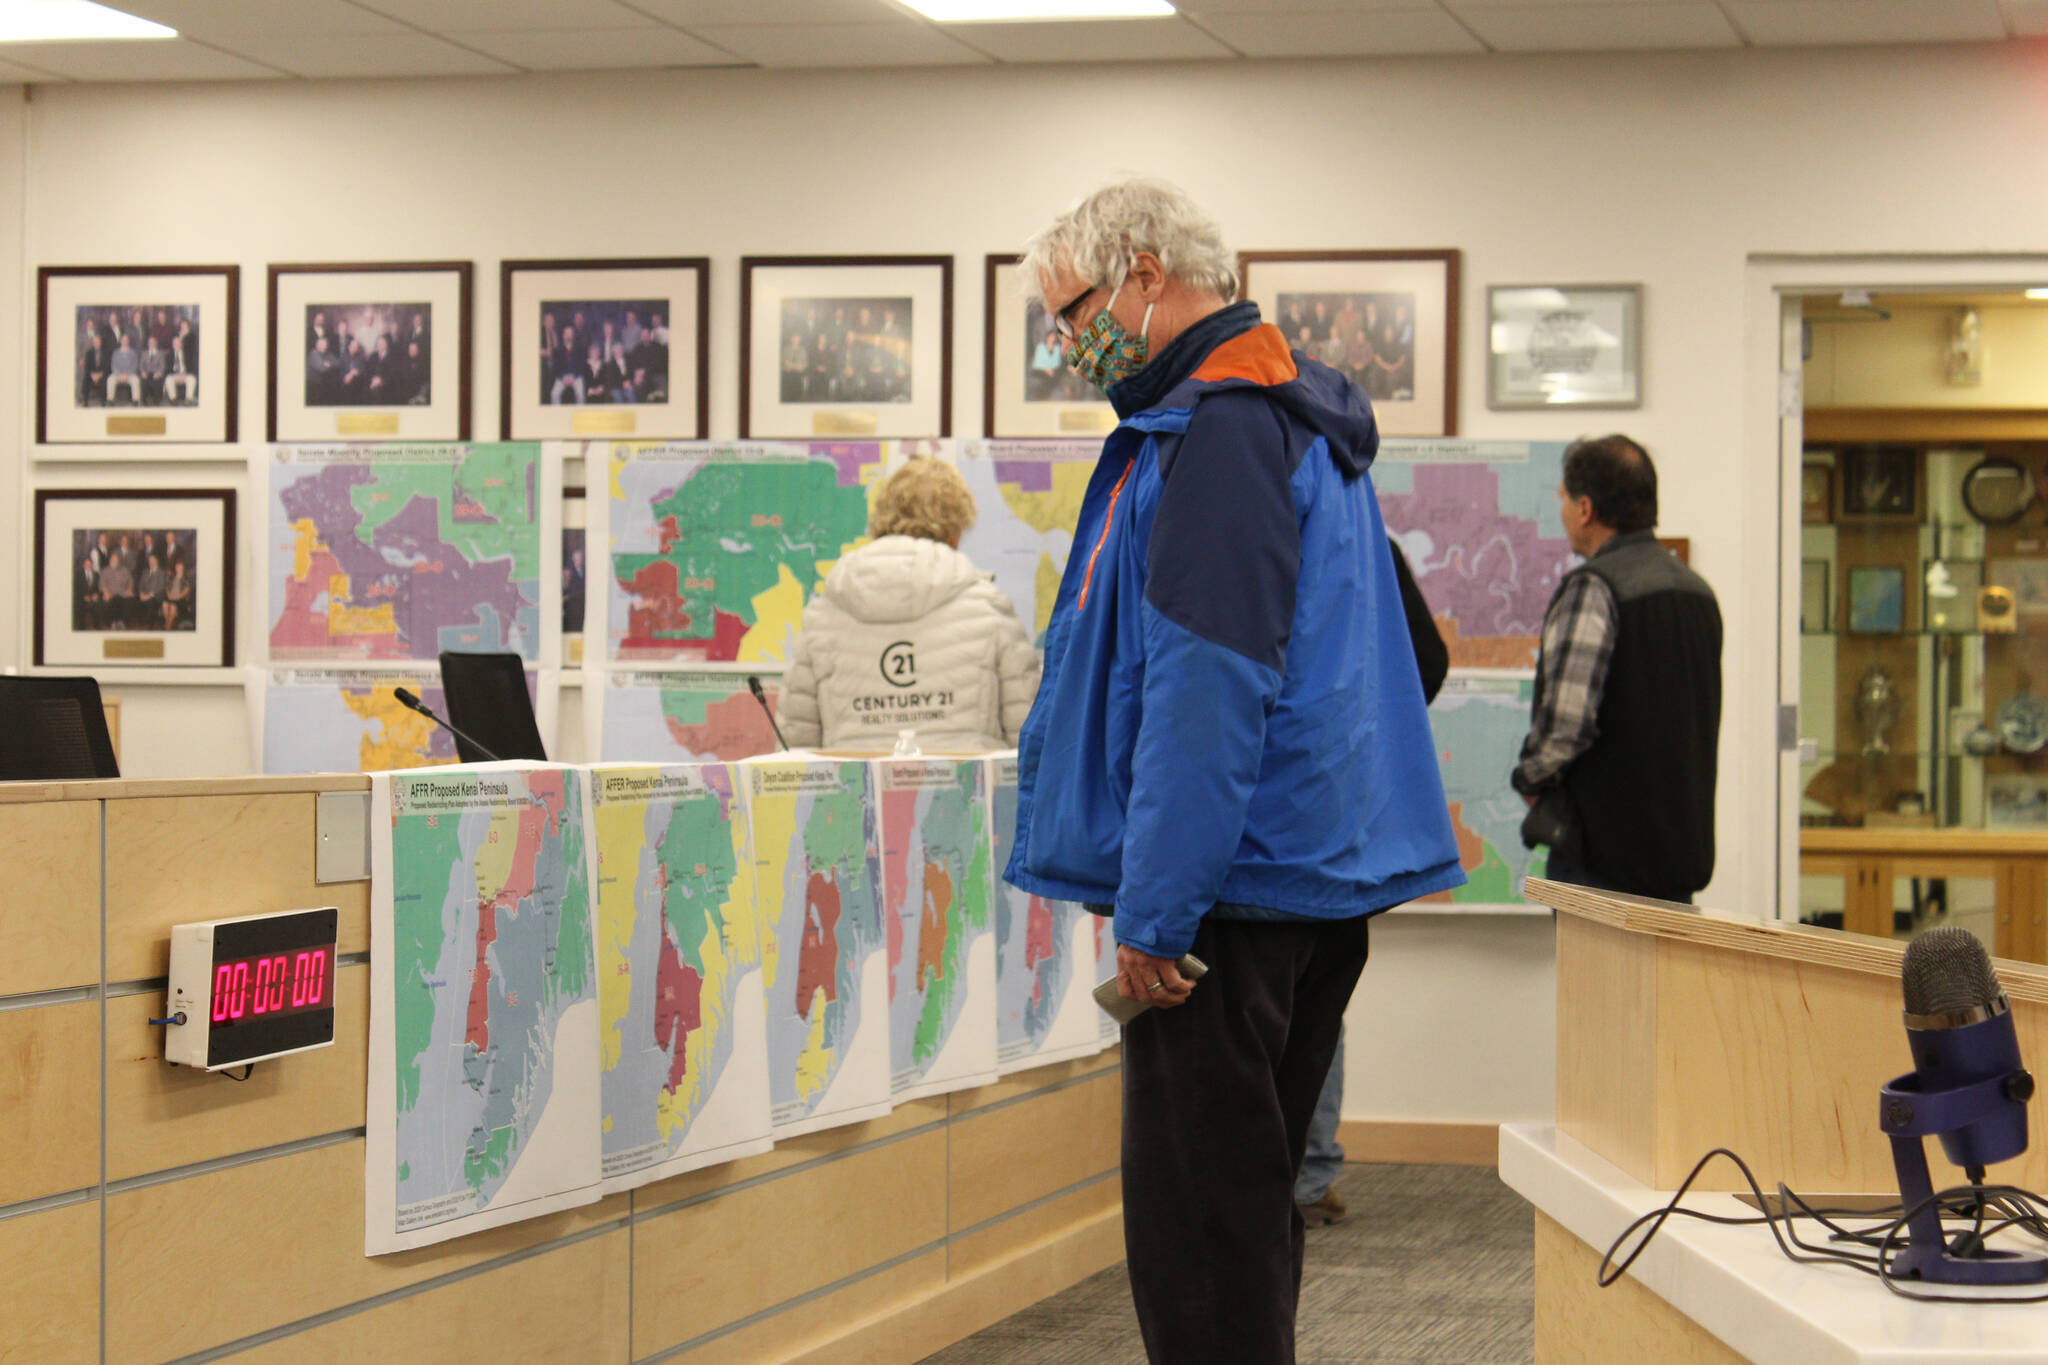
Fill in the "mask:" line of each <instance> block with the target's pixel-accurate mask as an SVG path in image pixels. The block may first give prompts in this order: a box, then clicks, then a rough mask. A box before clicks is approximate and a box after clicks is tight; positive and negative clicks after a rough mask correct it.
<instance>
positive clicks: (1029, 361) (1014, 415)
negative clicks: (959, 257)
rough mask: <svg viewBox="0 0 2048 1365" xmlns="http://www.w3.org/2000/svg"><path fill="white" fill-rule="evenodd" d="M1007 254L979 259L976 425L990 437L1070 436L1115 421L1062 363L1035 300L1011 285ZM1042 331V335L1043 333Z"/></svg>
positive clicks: (1096, 431)
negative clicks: (978, 401) (980, 301)
mask: <svg viewBox="0 0 2048 1365" xmlns="http://www.w3.org/2000/svg"><path fill="white" fill-rule="evenodd" d="M1021 259H1022V258H1021V257H1019V256H1016V255H1014V254H1009V255H991V256H989V257H988V258H987V260H986V261H985V262H984V263H983V267H982V290H983V311H982V319H983V327H982V330H983V335H982V370H981V397H982V403H981V430H982V434H983V435H984V436H986V437H988V438H989V439H990V440H1039V439H1051V440H1069V441H1071V440H1075V439H1078V438H1083V437H1093V436H1101V435H1103V434H1104V433H1106V432H1108V431H1109V430H1111V429H1112V428H1114V427H1115V426H1116V409H1115V408H1113V407H1111V406H1110V404H1109V400H1108V399H1106V398H1104V397H1103V396H1102V394H1101V393H1100V391H1098V390H1097V389H1096V388H1095V386H1094V385H1092V384H1090V383H1089V382H1088V381H1087V380H1085V379H1083V378H1082V377H1081V376H1080V375H1078V374H1076V373H1074V371H1073V370H1071V369H1069V368H1068V367H1067V362H1066V354H1065V351H1066V348H1065V347H1064V346H1062V345H1061V344H1060V343H1059V341H1058V339H1057V337H1056V335H1050V334H1052V330H1053V329H1052V323H1051V321H1050V320H1049V319H1048V318H1047V317H1046V316H1045V309H1044V308H1043V307H1042V306H1040V304H1039V302H1038V300H1037V299H1026V298H1025V297H1024V295H1023V293H1022V292H1021V290H1020V289H1019V288H1018V283H1019V281H1018V278H1017V263H1018V262H1019V261H1020V260H1021ZM1049 336H1050V340H1049V339H1048V338H1049Z"/></svg>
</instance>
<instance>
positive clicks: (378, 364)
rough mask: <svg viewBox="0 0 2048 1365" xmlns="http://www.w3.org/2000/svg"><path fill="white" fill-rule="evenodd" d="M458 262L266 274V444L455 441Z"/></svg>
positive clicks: (460, 345) (464, 278)
mask: <svg viewBox="0 0 2048 1365" xmlns="http://www.w3.org/2000/svg"><path fill="white" fill-rule="evenodd" d="M472 273H473V272H472V270H471V267H470V263H469V262H468V261H421V262H397V263H390V264H370V265H274V266H272V267H270V384H269V390H270V392H269V398H270V425H269V429H268V432H267V435H268V437H269V439H270V440H272V441H320V442H333V441H335V440H337V439H339V440H345V441H351V442H354V441H467V440H468V439H469V374H470V350H469V348H470V332H469V298H470V278H471V275H472Z"/></svg>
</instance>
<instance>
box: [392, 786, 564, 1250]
mask: <svg viewBox="0 0 2048 1365" xmlns="http://www.w3.org/2000/svg"><path fill="white" fill-rule="evenodd" d="M585 782H586V775H585V773H584V772H583V771H582V770H579V769H574V768H559V767H549V766H545V765H539V764H529V765H517V764H478V765H475V766H464V767H453V768H433V769H423V770H420V771H418V772H416V773H405V774H396V775H393V774H386V773H380V774H377V775H375V776H374V777H373V778H372V779H371V812H372V815H371V888H372V893H371V921H370V941H371V942H372V943H374V944H376V945H377V949H376V951H375V952H374V953H373V954H372V955H371V978H370V982H371V990H372V992H373V1001H372V1006H371V1010H370V1021H371V1027H370V1066H369V1097H368V1110H369V1125H368V1141H367V1144H366V1147H367V1155H366V1169H365V1181H364V1215H365V1222H364V1226H365V1233H366V1236H365V1242H366V1251H367V1253H368V1254H370V1255H377V1254H379V1253H382V1252H388V1251H402V1250H406V1249H408V1248H411V1247H417V1246H424V1245H427V1244H428V1243H432V1242H438V1241H441V1240H444V1239H446V1238H449V1237H455V1236H459V1235H461V1234H463V1233H468V1232H475V1231H478V1230H480V1229H483V1228H487V1227H495V1226H498V1225H499V1224H501V1223H508V1222H512V1221H514V1220H516V1219H521V1218H530V1217H533V1216H535V1215H536V1214H540V1213H546V1212H550V1211H552V1210H555V1209H562V1208H568V1207H572V1206H574V1205H577V1204H584V1203H589V1202H591V1201H592V1200H594V1199H596V1198H597V1197H598V1181H599V1174H600V1156H599V1131H598V1122H597V1113H598V1102H599V1094H598V1029H597V1024H598V1008H597V991H596V983H595V980H594V972H593V953H594V949H595V944H594V941H593V935H592V924H591V904H590V881H589V876H588V871H587V868H586V866H585V862H584V856H585V849H584V843H585V834H586V825H585V810H586V792H585Z"/></svg>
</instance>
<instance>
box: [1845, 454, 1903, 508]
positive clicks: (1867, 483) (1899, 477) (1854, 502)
mask: <svg viewBox="0 0 2048 1365" xmlns="http://www.w3.org/2000/svg"><path fill="white" fill-rule="evenodd" d="M1840 484H1841V492H1840V497H1841V509H1842V511H1841V514H1842V518H1843V520H1845V521H1846V520H1850V519H1852V518H1853V519H1858V520H1862V521H1918V520H1919V519H1920V452H1919V451H1918V450H1915V449H1914V448H1913V447H1912V446H1850V447H1848V448H1847V449H1845V450H1843V451H1842V453H1841V480H1840Z"/></svg>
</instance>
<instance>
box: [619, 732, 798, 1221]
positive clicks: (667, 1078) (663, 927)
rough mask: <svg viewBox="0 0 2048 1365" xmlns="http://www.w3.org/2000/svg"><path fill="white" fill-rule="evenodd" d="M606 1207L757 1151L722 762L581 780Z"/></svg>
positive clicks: (749, 969) (734, 824) (748, 982)
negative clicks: (591, 866) (625, 1194)
mask: <svg viewBox="0 0 2048 1365" xmlns="http://www.w3.org/2000/svg"><path fill="white" fill-rule="evenodd" d="M590 777H591V804H592V811H593V815H594V821H595V833H596V844H597V858H596V860H595V873H596V883H597V890H596V897H597V970H598V992H597V998H598V1013H599V1042H600V1045H601V1047H602V1049H603V1064H604V1176H605V1192H606V1193H608V1194H609V1193H613V1192H615V1191H618V1190H628V1189H632V1188H633V1187H634V1186H636V1185H644V1184H646V1183H647V1182H648V1181H650V1180H657V1179H660V1178H662V1177H665V1176H671V1175H680V1174H681V1173H682V1172H684V1171H690V1170H695V1169H697V1168H698V1167H700V1166H709V1165H713V1164H715V1163H718V1162H721V1161H730V1160H733V1159H735V1158H737V1157H742V1156H751V1155H753V1154H755V1153H757V1152H765V1151H767V1150H768V1148H769V1147H770V1146H772V1145H773V1143H772V1142H771V1140H770V1137H769V1128H768V1018H767V1013H766V1008H765V1005H764V1001H763V996H762V992H761V943H760V934H759V932H758V928H757V926H758V923H759V921H758V910H757V908H756V906H755V902H754V866H753V853H752V850H751V849H750V848H749V847H748V844H747V820H746V813H745V811H744V810H743V809H742V808H741V801H740V797H739V793H738V792H737V791H736V790H735V789H734V786H733V780H734V775H733V770H732V769H731V768H729V767H727V766H726V765H725V764H723V763H706V764H702V765H695V766H687V767H684V766H674V767H625V766H610V765H606V766H600V767H595V768H593V769H591V774H590Z"/></svg>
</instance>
